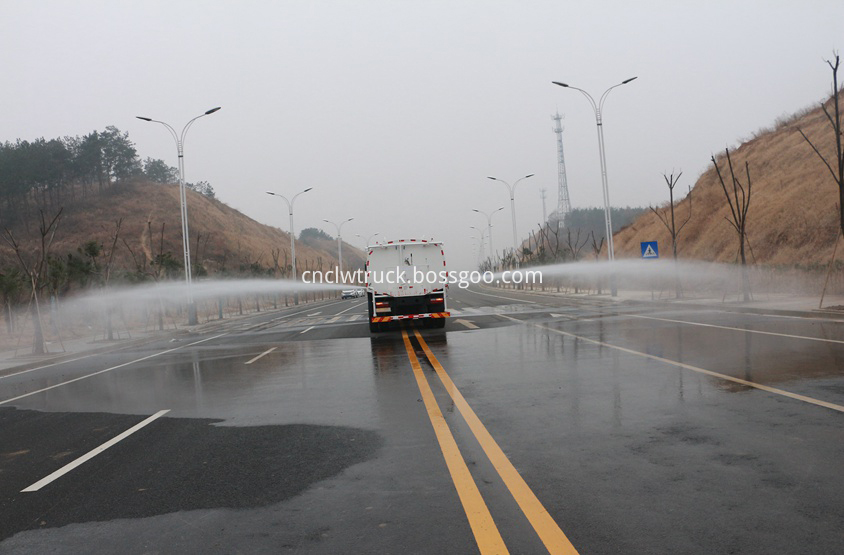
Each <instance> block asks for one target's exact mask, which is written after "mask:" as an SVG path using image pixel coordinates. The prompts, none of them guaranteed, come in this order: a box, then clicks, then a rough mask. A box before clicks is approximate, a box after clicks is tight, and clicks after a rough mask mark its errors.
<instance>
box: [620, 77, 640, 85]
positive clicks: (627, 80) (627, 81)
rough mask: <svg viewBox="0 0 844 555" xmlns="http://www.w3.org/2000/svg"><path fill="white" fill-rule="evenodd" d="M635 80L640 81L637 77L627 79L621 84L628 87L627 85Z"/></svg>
mask: <svg viewBox="0 0 844 555" xmlns="http://www.w3.org/2000/svg"><path fill="white" fill-rule="evenodd" d="M635 79H638V76H637V77H631V78H630V79H625V80H624V81H622V82H621V84H622V85H626V84H627V83H629V82H630V81H633V80H635Z"/></svg>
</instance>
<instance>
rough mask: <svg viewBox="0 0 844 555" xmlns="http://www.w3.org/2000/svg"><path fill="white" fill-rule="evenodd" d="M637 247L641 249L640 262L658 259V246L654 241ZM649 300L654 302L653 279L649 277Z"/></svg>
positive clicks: (643, 242) (645, 242)
mask: <svg viewBox="0 0 844 555" xmlns="http://www.w3.org/2000/svg"><path fill="white" fill-rule="evenodd" d="M639 245H640V246H641V248H642V260H658V259H659V244H658V243H657V242H656V241H642V242H641V243H639ZM651 300H654V281H653V277H651Z"/></svg>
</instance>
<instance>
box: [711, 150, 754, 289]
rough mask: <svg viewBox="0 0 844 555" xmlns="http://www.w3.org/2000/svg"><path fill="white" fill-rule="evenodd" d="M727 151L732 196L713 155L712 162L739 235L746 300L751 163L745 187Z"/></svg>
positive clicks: (731, 223) (734, 227) (731, 218)
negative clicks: (746, 247) (737, 175)
mask: <svg viewBox="0 0 844 555" xmlns="http://www.w3.org/2000/svg"><path fill="white" fill-rule="evenodd" d="M726 152H727V166H728V167H729V169H730V180H731V182H732V196H730V190H728V188H727V185H726V184H725V183H724V178H723V177H722V176H721V169H720V168H719V167H718V162H716V161H715V157H714V156H713V157H712V164H714V165H715V172H716V173H717V174H718V181H719V182H720V183H721V189H722V190H723V191H724V196H726V197H727V204H728V205H729V207H730V217H729V218H727V217H726V216H725V217H724V219H725V220H727V221H728V222H729V223H730V225H731V226H733V229H735V231H736V233H737V234H738V236H739V255H740V256H741V283H742V294H743V295H744V300H745V301H749V300H750V277H749V276H748V275H747V255H746V253H745V245H746V244H747V210H748V208H750V194H751V181H750V165H749V164H748V163H747V162H746V161H745V163H744V171H745V173H746V174H747V186H746V187H745V186H744V185H743V184H742V182H741V181H739V179H738V178H737V177H736V174H735V171H734V170H733V161H732V159H731V158H730V149H729V148H728V149H726Z"/></svg>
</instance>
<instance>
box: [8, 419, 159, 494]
mask: <svg viewBox="0 0 844 555" xmlns="http://www.w3.org/2000/svg"><path fill="white" fill-rule="evenodd" d="M168 412H170V409H164V410H160V411H158V412H157V413H155V414H153V415H152V416H150V417H149V418H147V419H145V420H143V421H141V422H138V423H137V424H135V425H134V426H132V427H131V428H129V429H128V430H126V431H125V432H123V433H122V434H120V435H118V436H116V437H113V438H111V439H110V440H108V441H106V442H105V443H103V444H102V445H100V446H99V447H97V448H95V449H94V450H93V451H89V452H88V453H86V454H85V455H82V456H81V457H79V458H78V459H76V460H75V461H73V462H71V463H68V464H66V465H64V466H63V467H61V468H60V469H58V470H56V471H55V472H53V473H52V474H50V475H49V476H46V477H44V478H42V479H40V480H38V481H37V482H35V483H34V484H32V485H31V486H29V487H27V488H24V489H22V490H21V493H29V492H33V491H38V490H40V489H41V488H43V487H44V486H46V485H47V484H49V483H50V482H52V481H54V480H57V479H59V478H61V477H62V476H64V475H65V474H67V473H68V472H70V471H71V470H73V469H74V468H76V467H77V466H79V465H81V464H83V463H85V462H87V461H89V460H91V459H93V458H94V457H96V456H97V455H99V454H100V453H102V452H103V451H105V450H106V449H108V448H109V447H111V446H112V445H115V444H116V443H118V442H119V441H122V440H124V439H126V438H127V437H129V436H130V435H132V434H134V433H135V432H137V431H138V430H140V429H141V428H143V427H144V426H146V425H147V424H150V423H152V422H153V421H154V420H157V419H158V418H161V417H162V416H164V415H165V414H167V413H168Z"/></svg>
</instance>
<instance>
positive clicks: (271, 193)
mask: <svg viewBox="0 0 844 555" xmlns="http://www.w3.org/2000/svg"><path fill="white" fill-rule="evenodd" d="M267 194H268V195H273V196H275V193H273V192H272V191H267Z"/></svg>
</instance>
